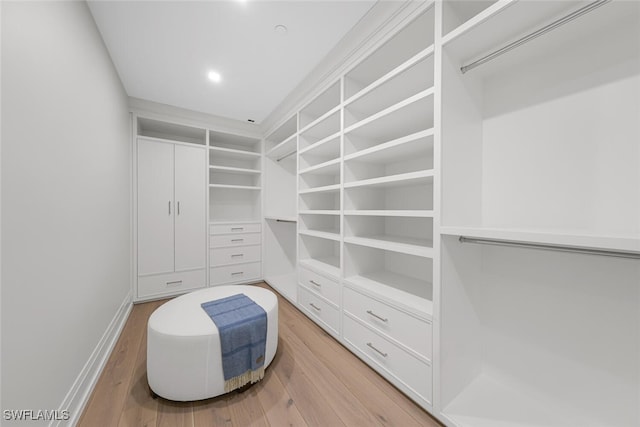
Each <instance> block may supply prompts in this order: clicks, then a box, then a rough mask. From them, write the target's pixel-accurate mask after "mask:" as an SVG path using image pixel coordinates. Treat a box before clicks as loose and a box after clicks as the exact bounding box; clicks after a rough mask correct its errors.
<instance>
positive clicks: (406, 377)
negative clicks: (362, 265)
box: [342, 315, 432, 402]
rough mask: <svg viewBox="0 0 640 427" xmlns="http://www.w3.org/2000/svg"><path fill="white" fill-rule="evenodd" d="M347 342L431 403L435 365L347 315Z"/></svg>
mask: <svg viewBox="0 0 640 427" xmlns="http://www.w3.org/2000/svg"><path fill="white" fill-rule="evenodd" d="M342 321H343V325H342V331H343V335H344V339H345V340H346V341H347V342H348V343H350V344H351V345H352V346H354V347H356V348H357V349H358V350H359V351H360V352H361V353H362V354H363V355H364V356H365V358H366V359H368V362H369V364H370V365H372V366H373V367H374V368H378V369H383V370H385V371H387V372H388V373H389V374H391V375H392V376H393V377H395V378H397V379H398V380H399V381H400V382H401V383H402V384H404V385H405V386H406V387H408V388H410V389H411V390H413V391H414V392H415V393H417V394H418V395H420V396H422V397H423V398H424V399H425V400H427V401H428V402H431V390H432V384H431V366H429V365H428V364H427V363H425V362H424V361H422V360H420V359H418V358H416V357H415V356H413V355H411V354H409V353H407V352H406V351H404V350H403V349H401V348H400V347H398V346H396V345H394V344H393V343H392V342H391V341H389V340H387V339H385V338H383V337H382V336H381V335H378V334H376V333H375V332H373V331H372V330H370V329H369V328H367V327H365V326H363V325H361V324H360V323H358V322H356V321H355V320H353V319H352V318H350V317H349V316H347V315H344V316H343V319H342Z"/></svg>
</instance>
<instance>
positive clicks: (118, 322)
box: [49, 292, 133, 427]
mask: <svg viewBox="0 0 640 427" xmlns="http://www.w3.org/2000/svg"><path fill="white" fill-rule="evenodd" d="M131 296H132V294H131V292H129V293H128V294H127V296H126V297H125V299H124V301H122V305H120V308H119V309H118V311H117V312H116V314H115V316H114V317H113V319H112V320H111V322H110V323H109V326H108V327H107V330H106V331H105V332H104V334H103V335H102V338H100V341H98V344H97V345H96V347H95V349H94V350H93V352H92V353H91V356H89V360H87V363H85V365H84V367H83V368H82V370H81V371H80V374H79V375H78V376H77V378H76V380H75V381H74V383H73V385H72V386H71V389H70V390H69V392H68V393H67V395H66V396H65V397H64V399H63V400H62V403H61V404H60V408H61V409H62V410H65V409H66V410H68V411H69V416H70V418H69V420H68V421H60V420H58V421H56V420H53V421H51V423H50V424H49V427H62V426H65V425H67V426H74V425H76V424H77V422H78V421H79V420H80V416H81V415H82V411H84V407H85V405H86V404H87V402H88V401H89V397H90V396H91V393H92V392H93V388H94V387H95V385H96V383H97V382H98V378H99V377H100V374H101V373H102V370H103V369H104V367H105V365H106V363H107V360H108V359H109V356H110V355H111V352H112V351H113V349H114V347H115V345H116V341H117V340H118V338H119V337H120V333H121V332H122V329H123V328H124V325H125V323H126V321H127V318H128V317H129V313H130V312H131V308H132V306H133V304H132V302H131ZM63 423H64V424H63Z"/></svg>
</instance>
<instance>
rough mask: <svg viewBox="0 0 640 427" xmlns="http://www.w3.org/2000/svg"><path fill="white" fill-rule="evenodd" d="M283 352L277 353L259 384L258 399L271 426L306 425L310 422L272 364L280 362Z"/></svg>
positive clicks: (298, 426)
mask: <svg viewBox="0 0 640 427" xmlns="http://www.w3.org/2000/svg"><path fill="white" fill-rule="evenodd" d="M281 354H282V352H278V353H276V357H275V358H274V359H273V361H272V362H271V366H270V367H269V368H267V370H266V373H265V377H264V379H263V381H261V382H260V383H259V384H257V386H259V388H258V390H257V394H258V399H259V400H260V404H261V405H262V407H263V408H264V413H265V416H266V417H267V420H268V421H269V424H270V425H271V426H297V427H306V426H308V424H307V423H306V421H305V420H304V418H303V417H302V414H300V411H299V410H298V407H297V405H296V403H295V401H294V400H293V398H292V397H291V395H289V393H288V392H287V390H286V389H285V387H284V385H283V384H282V383H281V382H280V378H278V376H277V375H276V374H275V373H274V370H273V369H272V366H276V365H277V364H278V363H279V358H280V357H281Z"/></svg>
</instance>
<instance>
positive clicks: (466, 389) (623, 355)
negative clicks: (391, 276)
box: [440, 236, 640, 427]
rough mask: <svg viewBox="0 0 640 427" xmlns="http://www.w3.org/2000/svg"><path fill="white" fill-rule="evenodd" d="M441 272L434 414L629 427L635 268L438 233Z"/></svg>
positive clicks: (636, 391)
mask: <svg viewBox="0 0 640 427" xmlns="http://www.w3.org/2000/svg"><path fill="white" fill-rule="evenodd" d="M441 275H442V307H441V313H442V314H441V317H442V331H441V335H440V336H441V344H440V347H441V357H442V362H441V365H442V373H441V378H442V381H441V384H442V407H443V414H444V415H445V416H446V417H447V418H448V419H450V420H452V421H454V422H455V424H456V425H459V426H480V427H489V426H491V427H494V426H514V425H519V426H530V427H534V426H535V427H561V426H569V425H571V426H574V425H575V426H578V425H607V426H612V427H621V426H631V425H638V424H640V413H639V412H638V406H637V402H638V399H639V398H640V387H639V386H640V371H639V370H638V360H640V335H638V333H637V332H638V325H639V324H640V299H638V283H640V260H630V259H622V258H612V257H601V256H593V255H584V254H575V253H561V252H555V251H544V250H534V249H524V248H507V247H498V246H488V245H478V244H470V243H460V242H458V240H457V238H456V237H455V236H444V237H443V239H442V271H441ZM614 408H615V409H614Z"/></svg>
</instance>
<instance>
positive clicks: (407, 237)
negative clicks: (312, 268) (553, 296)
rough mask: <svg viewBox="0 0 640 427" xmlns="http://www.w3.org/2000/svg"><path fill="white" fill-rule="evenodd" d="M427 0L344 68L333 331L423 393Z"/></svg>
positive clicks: (430, 94) (429, 200)
mask: <svg viewBox="0 0 640 427" xmlns="http://www.w3.org/2000/svg"><path fill="white" fill-rule="evenodd" d="M433 42H434V10H433V4H432V5H431V7H429V9H428V10H427V11H425V12H424V13H422V14H421V15H420V16H418V17H417V18H416V19H415V20H413V22H411V23H409V24H408V25H407V26H406V27H405V28H403V29H402V30H401V31H400V32H399V33H397V34H396V35H395V36H393V37H392V38H391V39H390V40H389V41H387V42H386V43H385V44H384V45H382V46H381V47H379V48H378V49H376V51H375V52H373V53H372V54H371V55H370V56H368V57H367V58H365V59H364V60H363V61H361V62H360V63H359V64H357V65H356V66H355V67H354V68H352V69H351V70H350V71H348V72H347V74H346V75H345V77H344V82H345V100H344V148H343V155H344V157H343V161H344V177H343V188H344V206H343V208H344V226H343V228H344V260H345V261H344V268H343V270H344V280H343V283H344V293H343V298H344V300H343V304H344V307H343V309H344V315H343V339H344V341H345V343H346V345H347V346H348V347H349V348H350V349H352V350H353V351H354V352H355V353H356V354H358V355H359V356H360V357H362V358H363V359H365V360H366V361H367V362H369V363H370V364H371V365H372V366H374V367H375V368H376V369H377V370H378V371H379V372H381V373H382V374H383V375H385V376H386V377H387V378H389V379H391V380H392V382H394V383H395V384H396V385H398V386H399V387H400V388H401V389H402V390H403V391H405V392H406V393H407V394H409V395H410V396H412V397H413V398H414V399H415V400H416V401H419V402H421V403H422V404H423V405H424V406H426V407H430V406H431V402H432V393H433V392H432V357H433V354H432V321H433V285H432V283H433V269H434V268H433V266H434V260H437V256H436V253H435V251H434V244H433V240H434V223H433V218H434V176H435V172H434V166H435V164H434V138H433V136H434V130H433V127H434V92H435V91H434V46H433Z"/></svg>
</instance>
